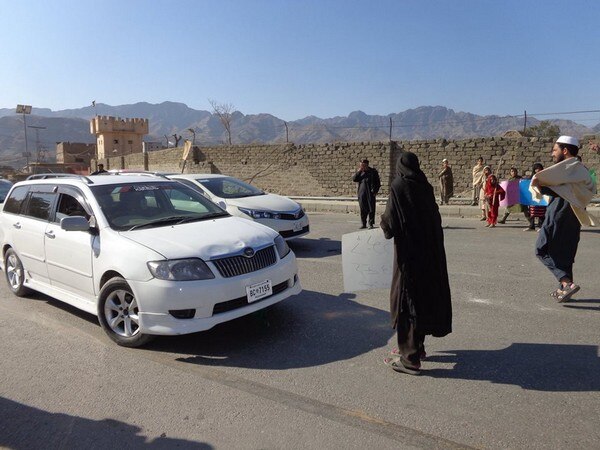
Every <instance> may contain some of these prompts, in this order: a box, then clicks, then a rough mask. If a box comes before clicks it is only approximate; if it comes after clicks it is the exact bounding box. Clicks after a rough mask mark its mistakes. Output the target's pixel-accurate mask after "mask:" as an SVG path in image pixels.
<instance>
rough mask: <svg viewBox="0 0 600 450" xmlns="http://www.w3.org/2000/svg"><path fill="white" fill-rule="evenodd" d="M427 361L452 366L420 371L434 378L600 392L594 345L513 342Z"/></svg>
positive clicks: (599, 367) (599, 363)
mask: <svg viewBox="0 0 600 450" xmlns="http://www.w3.org/2000/svg"><path fill="white" fill-rule="evenodd" d="M427 361H434V362H440V363H454V364H455V365H454V367H453V368H452V369H431V370H425V371H423V372H422V374H423V375H426V376H431V377H434V378H450V379H452V378H455V379H461V380H480V381H489V382H491V383H495V384H512V385H516V386H520V387H521V388H523V389H527V390H532V391H549V392H588V391H589V392H595V391H600V376H599V374H600V358H598V347H597V346H595V345H563V344H527V343H515V344H511V345H510V347H507V348H505V349H502V350H448V351H447V352H445V353H444V354H439V355H433V356H431V357H428V358H427Z"/></svg>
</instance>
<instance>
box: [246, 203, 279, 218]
mask: <svg viewBox="0 0 600 450" xmlns="http://www.w3.org/2000/svg"><path fill="white" fill-rule="evenodd" d="M238 209H239V210H240V211H241V212H243V213H244V214H246V215H248V216H250V217H252V218H253V219H279V218H281V215H280V214H278V213H273V212H271V211H260V210H257V209H249V208H241V207H239V206H238Z"/></svg>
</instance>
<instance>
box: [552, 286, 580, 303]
mask: <svg viewBox="0 0 600 450" xmlns="http://www.w3.org/2000/svg"><path fill="white" fill-rule="evenodd" d="M579 289H581V288H580V287H579V286H577V285H576V284H575V283H571V284H570V285H569V286H567V287H565V288H564V289H562V290H560V293H559V294H558V296H557V297H556V299H557V300H558V303H565V302H568V301H569V300H571V297H573V295H574V294H576V293H577V292H578V291H579Z"/></svg>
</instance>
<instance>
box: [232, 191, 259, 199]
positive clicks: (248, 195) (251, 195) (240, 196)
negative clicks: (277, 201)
mask: <svg viewBox="0 0 600 450" xmlns="http://www.w3.org/2000/svg"><path fill="white" fill-rule="evenodd" d="M258 195H265V193H264V192H254V193H252V194H241V195H238V196H236V197H233V198H244V197H256V196H258Z"/></svg>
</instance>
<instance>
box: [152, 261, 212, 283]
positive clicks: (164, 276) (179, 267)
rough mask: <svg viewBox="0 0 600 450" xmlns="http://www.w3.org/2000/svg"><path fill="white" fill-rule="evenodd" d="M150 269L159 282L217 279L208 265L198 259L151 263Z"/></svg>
mask: <svg viewBox="0 0 600 450" xmlns="http://www.w3.org/2000/svg"><path fill="white" fill-rule="evenodd" d="M148 269H149V270H150V273H152V275H154V277H155V278H158V279H159V280H171V281H190V280H210V279H212V278H214V277H215V276H214V274H213V273H212V272H211V270H210V268H209V267H208V266H207V265H206V263H205V262H204V261H202V260H201V259H198V258H190V259H170V260H166V261H149V262H148Z"/></svg>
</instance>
